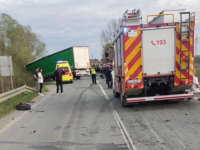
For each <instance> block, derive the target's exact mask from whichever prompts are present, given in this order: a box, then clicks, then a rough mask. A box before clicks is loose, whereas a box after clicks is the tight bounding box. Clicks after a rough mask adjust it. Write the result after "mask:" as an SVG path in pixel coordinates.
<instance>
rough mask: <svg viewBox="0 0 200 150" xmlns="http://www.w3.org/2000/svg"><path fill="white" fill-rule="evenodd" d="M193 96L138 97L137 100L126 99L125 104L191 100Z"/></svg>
mask: <svg viewBox="0 0 200 150" xmlns="http://www.w3.org/2000/svg"><path fill="white" fill-rule="evenodd" d="M193 97H194V94H174V95H162V96H151V97H138V98H127V100H126V101H127V103H128V104H129V103H138V102H148V101H165V100H177V99H182V100H183V99H191V98H193Z"/></svg>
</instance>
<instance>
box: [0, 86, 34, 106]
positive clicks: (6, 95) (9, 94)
mask: <svg viewBox="0 0 200 150" xmlns="http://www.w3.org/2000/svg"><path fill="white" fill-rule="evenodd" d="M25 91H28V92H35V90H34V89H33V88H30V87H28V86H26V85H24V86H22V87H19V88H17V89H14V90H11V91H8V92H5V93H2V94H0V103H1V102H3V101H5V100H7V99H10V98H12V97H14V96H16V95H18V94H20V93H22V92H25Z"/></svg>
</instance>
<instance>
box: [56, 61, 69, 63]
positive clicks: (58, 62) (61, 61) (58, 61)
mask: <svg viewBox="0 0 200 150" xmlns="http://www.w3.org/2000/svg"><path fill="white" fill-rule="evenodd" d="M63 62H67V63H68V61H66V60H65V61H62V60H59V61H57V63H63Z"/></svg>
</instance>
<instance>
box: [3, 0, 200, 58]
mask: <svg viewBox="0 0 200 150" xmlns="http://www.w3.org/2000/svg"><path fill="white" fill-rule="evenodd" d="M135 8H137V9H138V8H139V9H141V11H142V15H143V22H144V23H145V21H146V16H147V15H148V14H157V13H159V12H160V11H162V10H169V9H182V8H186V9H187V10H188V11H191V12H193V11H195V12H196V16H197V25H196V34H197V33H198V34H199V36H200V0H139V1H138V0H137V1H136V0H0V13H6V14H9V15H11V16H12V17H13V18H14V19H16V20H18V21H19V22H20V23H21V24H23V25H30V26H31V27H32V29H33V31H34V32H35V33H37V34H39V35H40V37H41V40H42V41H44V42H45V43H46V45H47V46H46V50H47V51H48V53H49V54H51V53H54V52H56V51H59V50H63V49H65V48H68V47H70V46H89V47H90V57H92V55H93V58H98V59H100V58H101V43H100V33H101V30H102V28H104V27H106V25H107V23H108V22H109V20H111V19H115V18H119V17H121V16H122V14H123V13H124V12H125V10H127V9H128V10H133V9H135ZM199 43H200V38H199ZM198 47H199V54H200V44H199V46H198Z"/></svg>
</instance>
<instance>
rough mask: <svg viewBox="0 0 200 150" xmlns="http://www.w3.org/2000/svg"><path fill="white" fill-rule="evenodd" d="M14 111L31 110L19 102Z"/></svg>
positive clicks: (28, 106) (27, 105) (29, 106)
mask: <svg viewBox="0 0 200 150" xmlns="http://www.w3.org/2000/svg"><path fill="white" fill-rule="evenodd" d="M16 109H17V110H30V109H31V105H29V104H22V102H20V103H19V104H18V105H16Z"/></svg>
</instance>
